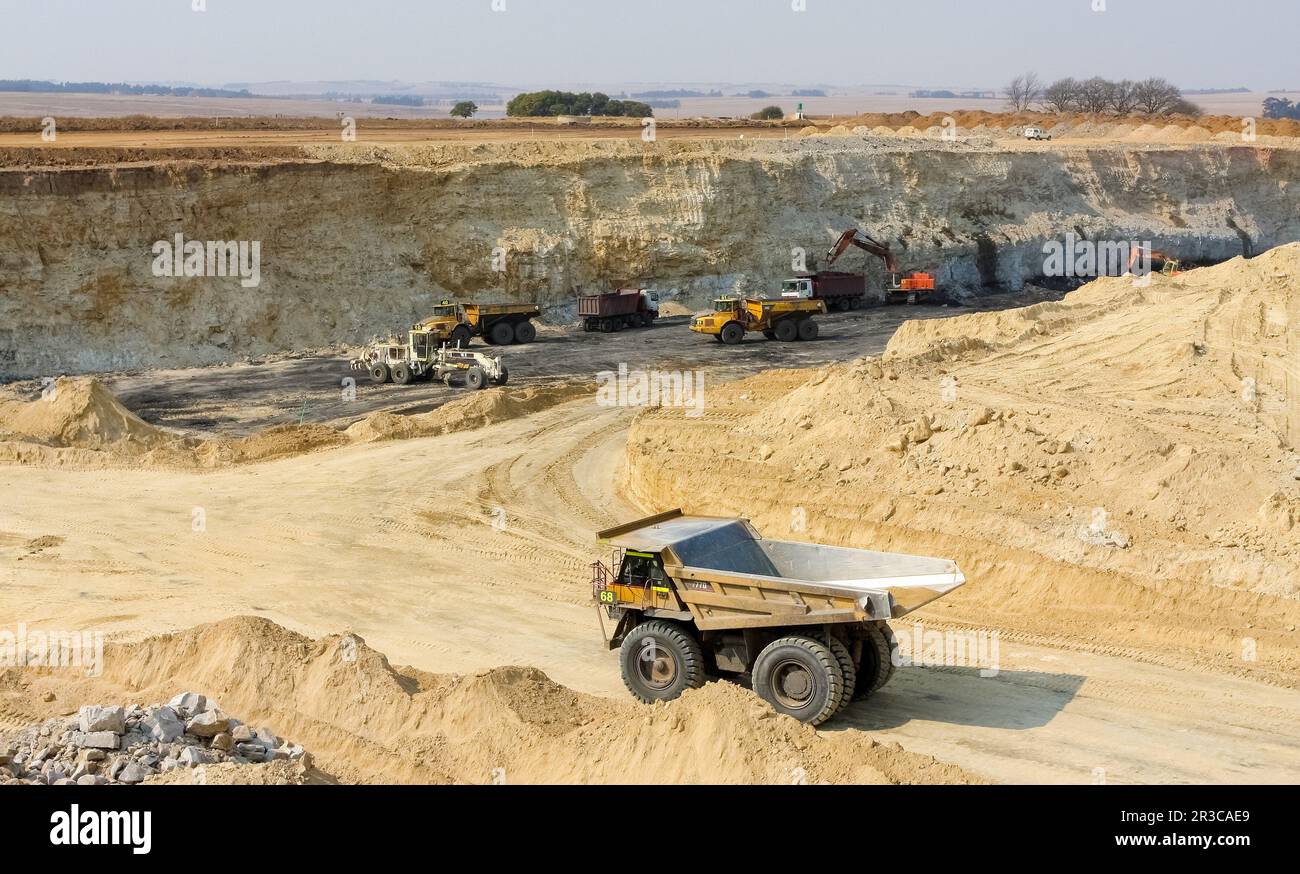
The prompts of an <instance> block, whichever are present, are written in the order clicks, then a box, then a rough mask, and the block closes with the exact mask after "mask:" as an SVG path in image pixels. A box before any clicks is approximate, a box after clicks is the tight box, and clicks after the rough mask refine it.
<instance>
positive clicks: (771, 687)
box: [752, 636, 844, 725]
mask: <svg viewBox="0 0 1300 874" xmlns="http://www.w3.org/2000/svg"><path fill="white" fill-rule="evenodd" d="M752 678H753V684H754V692H755V693H756V694H757V695H758V697H760V698H762V699H763V700H764V701H766V702H767V703H768V704H771V705H772V706H773V707H774V708H776V712H777V713H784V714H785V715H786V716H793V717H794V718H795V719H797V720H799V721H800V722H806V723H808V724H809V725H820V724H821V723H823V722H825V721H826V720H828V719H830V718H831V717H832V716H833V715H834V714H835V711H836V709H837V708H838V707H839V706H840V701H841V700H842V698H843V695H844V673H843V672H842V671H841V670H840V664H839V660H838V659H836V658H835V654H834V653H833V652H831V650H830V648H829V647H828V646H826V644H824V643H822V642H821V641H819V640H815V639H814V638H811V637H803V636H793V637H782V638H779V639H777V640H774V641H772V642H771V643H769V644H768V645H767V646H766V647H764V648H763V651H762V652H760V653H759V654H758V658H757V659H756V660H755V661H754V670H753V674H752Z"/></svg>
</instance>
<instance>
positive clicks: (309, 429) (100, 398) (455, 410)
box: [0, 377, 589, 469]
mask: <svg viewBox="0 0 1300 874" xmlns="http://www.w3.org/2000/svg"><path fill="white" fill-rule="evenodd" d="M588 388H589V385H588V384H579V383H570V382H563V383H550V384H546V385H541V386H528V387H513V386H507V387H501V388H493V389H487V390H485V391H479V392H470V393H468V394H467V395H466V396H465V397H461V398H457V399H455V400H453V401H449V402H448V403H446V404H444V405H443V406H441V407H439V408H438V409H436V410H433V411H432V412H429V413H423V414H419V415H401V414H396V413H375V414H373V415H371V416H368V417H366V418H365V419H362V420H361V421H359V422H356V423H354V424H353V425H351V426H350V427H348V428H347V429H346V430H340V429H338V428H335V427H333V426H331V425H325V424H315V423H313V424H302V425H277V426H275V427H272V428H266V429H263V430H261V431H258V432H257V433H255V434H252V435H250V436H247V437H237V438H224V437H223V438H213V439H199V438H194V437H181V436H179V435H175V434H171V433H169V432H167V431H164V430H163V429H161V428H157V427H155V426H153V425H150V424H148V423H147V422H145V421H143V420H142V419H140V418H138V417H137V416H135V415H134V414H133V413H131V412H130V411H129V410H127V409H126V407H124V406H122V404H121V402H119V401H118V400H117V398H116V397H114V396H113V394H112V393H111V392H109V391H108V389H106V388H105V387H104V386H103V385H102V384H100V382H99V381H98V380H96V379H93V378H89V377H75V378H71V377H65V378H61V379H59V380H58V382H57V384H56V390H55V391H54V392H53V393H52V394H50V396H49V397H48V399H47V398H40V399H37V400H34V401H20V400H0V463H3V462H8V463H13V464H29V465H41V466H68V467H105V466H115V465H123V464H128V465H133V466H140V467H173V468H182V469H214V468H220V467H226V466H229V465H235V464H251V463H255V462H263V461H272V460H274V459H278V458H287V457H290V456H294V455H302V454H303V453H307V452H315V451H317V450H322V449H332V448H335V447H339V446H345V445H347V444H348V443H353V442H360V443H368V442H372V441H376V440H394V439H400V438H408V437H429V436H434V435H437V434H446V433H449V432H453V431H464V430H468V429H471V428H478V427H482V426H484V425H489V424H492V423H494V422H500V421H504V420H506V419H511V418H514V417H516V416H525V415H528V414H529V413H535V412H539V411H540V410H544V409H547V408H549V407H552V406H554V405H556V404H559V403H563V402H565V401H568V400H572V399H574V398H576V397H579V396H581V394H582V393H583V392H584V391H585V390H587V389H588Z"/></svg>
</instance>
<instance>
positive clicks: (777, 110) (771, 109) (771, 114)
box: [750, 106, 785, 121]
mask: <svg viewBox="0 0 1300 874" xmlns="http://www.w3.org/2000/svg"><path fill="white" fill-rule="evenodd" d="M750 118H752V119H754V120H755V121H775V120H777V119H781V118H785V110H784V109H782V108H781V107H779V106H764V107H763V108H762V109H760V110H759V111H758V112H755V113H754V114H753V115H751V116H750Z"/></svg>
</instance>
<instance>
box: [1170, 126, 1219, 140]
mask: <svg viewBox="0 0 1300 874" xmlns="http://www.w3.org/2000/svg"><path fill="white" fill-rule="evenodd" d="M1212 136H1213V134H1211V133H1210V132H1209V131H1208V130H1206V129H1205V128H1203V127H1201V126H1200V125H1199V124H1194V125H1192V126H1191V127H1189V128H1184V129H1183V131H1182V133H1180V134H1179V135H1178V138H1179V139H1181V140H1184V141H1185V142H1191V143H1199V142H1202V141H1204V140H1208V139H1210V138H1211V137H1212Z"/></svg>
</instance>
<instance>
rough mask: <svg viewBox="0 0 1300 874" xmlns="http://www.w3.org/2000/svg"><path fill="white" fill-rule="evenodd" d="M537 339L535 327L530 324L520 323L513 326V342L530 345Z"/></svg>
mask: <svg viewBox="0 0 1300 874" xmlns="http://www.w3.org/2000/svg"><path fill="white" fill-rule="evenodd" d="M536 339H537V326H536V325H534V324H533V323H532V322H520V323H519V324H517V325H515V342H516V343H531V342H533V341H534V340H536Z"/></svg>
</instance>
